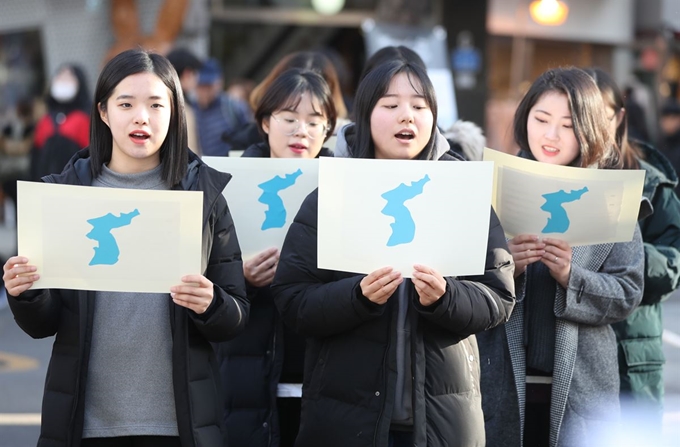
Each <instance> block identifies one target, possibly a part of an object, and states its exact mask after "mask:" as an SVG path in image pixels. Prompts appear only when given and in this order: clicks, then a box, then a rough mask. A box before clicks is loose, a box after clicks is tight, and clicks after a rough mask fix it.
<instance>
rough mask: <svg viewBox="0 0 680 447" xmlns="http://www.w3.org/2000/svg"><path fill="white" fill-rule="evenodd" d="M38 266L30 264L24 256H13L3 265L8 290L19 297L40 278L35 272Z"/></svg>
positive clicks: (3, 276) (3, 277)
mask: <svg viewBox="0 0 680 447" xmlns="http://www.w3.org/2000/svg"><path fill="white" fill-rule="evenodd" d="M37 270H38V268H37V267H36V266H34V265H28V259H27V258H24V257H22V256H14V257H11V258H9V259H8V260H7V262H5V265H4V266H3V267H2V280H3V281H4V282H5V287H6V288H7V292H8V293H9V294H10V295H11V296H13V297H17V296H19V295H20V294H22V293H24V292H25V291H27V290H28V289H30V288H31V286H32V285H33V283H34V282H35V281H37V280H38V279H39V278H40V275H38V274H36V273H35V272H36V271H37Z"/></svg>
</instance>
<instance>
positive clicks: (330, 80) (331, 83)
mask: <svg viewBox="0 0 680 447" xmlns="http://www.w3.org/2000/svg"><path fill="white" fill-rule="evenodd" d="M291 68H299V69H301V70H311V71H313V72H316V73H318V74H319V75H321V77H322V78H324V80H325V81H326V84H328V88H330V90H331V97H332V98H333V103H334V104H335V110H336V111H337V116H338V117H339V118H345V117H347V108H346V107H345V100H344V99H343V98H342V90H341V89H340V81H339V80H338V73H337V72H336V71H335V67H334V66H333V63H332V62H331V60H330V59H328V58H327V57H326V56H324V55H323V54H322V53H319V52H317V51H299V52H296V53H291V54H289V55H287V56H285V57H284V58H283V59H281V60H280V61H279V63H278V64H276V65H275V66H274V68H272V71H270V72H269V74H268V75H267V77H266V78H264V79H263V80H262V82H260V83H259V84H258V85H257V86H256V87H255V88H254V89H253V91H252V92H251V93H250V107H252V109H253V110H256V109H257V108H258V106H259V104H260V101H261V100H262V96H264V92H265V91H266V90H267V89H268V88H269V86H270V85H271V84H272V82H274V79H276V78H277V77H279V76H280V75H281V73H283V72H284V71H286V70H289V69H291Z"/></svg>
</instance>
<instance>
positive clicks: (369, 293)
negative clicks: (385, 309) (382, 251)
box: [359, 267, 404, 304]
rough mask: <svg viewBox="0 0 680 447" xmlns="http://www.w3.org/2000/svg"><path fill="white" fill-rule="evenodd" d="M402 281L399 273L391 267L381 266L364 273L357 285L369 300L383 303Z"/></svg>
mask: <svg viewBox="0 0 680 447" xmlns="http://www.w3.org/2000/svg"><path fill="white" fill-rule="evenodd" d="M403 281H404V278H402V276H401V273H399V272H398V271H394V270H393V269H392V267H383V268H381V269H378V270H376V271H374V272H371V273H370V274H368V275H366V276H365V277H364V279H362V280H361V283H359V286H360V287H361V293H363V295H364V296H365V297H366V298H368V299H369V300H370V301H372V302H374V303H375V304H385V303H386V302H387V300H388V299H389V298H390V297H391V296H392V294H393V293H394V291H395V290H397V287H399V284H401V283H402V282H403Z"/></svg>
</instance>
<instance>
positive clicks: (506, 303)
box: [414, 209, 515, 337]
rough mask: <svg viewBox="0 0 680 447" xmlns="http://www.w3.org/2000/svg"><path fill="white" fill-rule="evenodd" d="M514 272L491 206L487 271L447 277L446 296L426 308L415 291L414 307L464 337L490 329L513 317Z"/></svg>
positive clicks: (424, 315) (421, 313) (434, 321)
mask: <svg viewBox="0 0 680 447" xmlns="http://www.w3.org/2000/svg"><path fill="white" fill-rule="evenodd" d="M514 271H515V264H514V262H513V260H512V255H511V254H510V252H509V251H508V246H507V243H506V241H505V234H504V231H503V228H502V227H501V224H500V221H499V220H498V217H497V216H496V213H495V211H494V210H493V209H491V218H490V222H489V239H488V244H487V249H486V265H485V270H484V274H482V275H476V276H467V277H460V278H452V277H446V278H445V279H446V283H447V287H446V293H445V294H444V296H442V297H441V298H440V299H439V301H437V302H436V303H434V304H433V305H431V306H427V307H424V306H422V305H421V304H420V302H419V300H418V295H417V294H416V295H415V303H414V305H415V308H416V310H418V312H419V313H420V315H421V316H423V317H424V318H425V319H427V320H428V321H431V322H433V323H436V324H438V325H440V326H442V327H444V328H446V329H448V330H450V331H451V332H454V333H456V334H458V335H460V336H461V337H467V336H469V335H472V334H476V333H478V332H481V331H484V330H486V329H490V328H492V327H494V326H497V325H499V324H501V323H505V322H506V321H508V319H509V318H510V313H511V312H512V309H513V307H514V305H515V282H514V279H513V276H514Z"/></svg>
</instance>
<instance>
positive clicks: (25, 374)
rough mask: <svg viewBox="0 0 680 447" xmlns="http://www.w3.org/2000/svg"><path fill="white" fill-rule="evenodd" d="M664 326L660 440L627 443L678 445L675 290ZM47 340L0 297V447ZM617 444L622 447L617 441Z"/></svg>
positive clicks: (679, 299)
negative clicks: (33, 334) (26, 328)
mask: <svg viewBox="0 0 680 447" xmlns="http://www.w3.org/2000/svg"><path fill="white" fill-rule="evenodd" d="M664 327H665V328H666V333H665V334H664V353H665V355H666V366H665V369H664V376H665V383H666V405H665V413H664V442H663V443H662V444H659V443H658V442H656V443H651V442H648V443H647V444H648V445H645V443H644V441H643V442H640V441H639V439H636V441H635V443H634V444H633V443H631V447H632V446H633V445H635V447H661V446H663V447H671V446H673V447H677V446H678V445H680V442H679V441H678V440H679V439H680V293H676V295H675V296H673V297H671V298H669V299H668V300H667V301H666V302H665V303H664ZM52 342H53V338H48V339H42V340H33V339H31V338H30V337H29V336H27V335H26V334H25V333H24V332H23V331H22V330H21V329H20V328H19V327H18V326H17V325H16V323H15V322H14V320H13V318H12V313H11V312H10V311H9V309H8V308H7V307H6V305H5V301H4V300H3V297H1V296H0V447H33V446H35V445H36V441H37V439H38V435H39V432H40V428H39V419H40V406H41V400H42V392H43V385H44V380H45V373H46V371H47V364H48V361H49V357H50V352H51V348H52ZM631 439H633V438H632V437H631ZM619 446H621V447H623V446H622V444H619ZM489 447H497V446H489ZM626 447H627V446H626Z"/></svg>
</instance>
